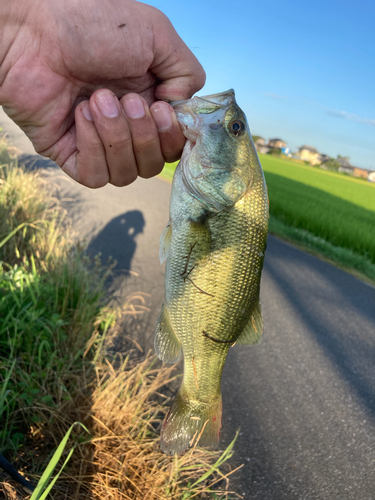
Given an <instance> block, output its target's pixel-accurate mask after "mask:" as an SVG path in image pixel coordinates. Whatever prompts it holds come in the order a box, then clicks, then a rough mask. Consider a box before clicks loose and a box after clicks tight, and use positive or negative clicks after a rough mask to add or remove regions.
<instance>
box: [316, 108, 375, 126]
mask: <svg viewBox="0 0 375 500" xmlns="http://www.w3.org/2000/svg"><path fill="white" fill-rule="evenodd" d="M325 112H326V114H327V115H330V116H334V117H336V118H342V119H343V120H350V121H352V122H357V123H363V124H364V125H371V126H372V127H375V120H371V119H370V118H362V116H359V115H356V114H355V113H348V112H347V111H337V110H336V109H327V108H326V110H325Z"/></svg>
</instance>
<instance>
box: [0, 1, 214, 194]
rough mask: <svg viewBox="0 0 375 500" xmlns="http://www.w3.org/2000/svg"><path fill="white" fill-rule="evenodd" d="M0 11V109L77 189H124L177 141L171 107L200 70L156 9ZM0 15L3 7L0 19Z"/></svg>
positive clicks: (24, 5)
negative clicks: (76, 185)
mask: <svg viewBox="0 0 375 500" xmlns="http://www.w3.org/2000/svg"><path fill="white" fill-rule="evenodd" d="M9 4H10V6H9V7H4V8H3V7H2V10H1V11H0V32H1V31H2V35H0V38H1V36H2V38H1V43H0V63H1V65H0V103H1V104H2V105H3V107H4V109H5V111H6V113H7V114H8V115H9V116H10V117H11V118H12V119H13V120H14V121H15V122H16V123H17V124H18V125H19V126H20V127H21V128H22V129H23V130H24V131H25V133H26V134H27V135H28V137H29V138H30V139H31V141H32V142H33V144H34V147H35V150H36V151H37V152H38V153H40V154H42V155H43V156H47V157H49V158H51V159H52V160H54V161H55V162H56V163H57V164H58V165H59V166H60V167H61V168H62V169H63V170H64V171H65V172H66V173H67V174H68V175H70V176H71V177H72V178H74V179H75V180H77V181H78V182H80V183H82V184H84V185H86V186H89V187H92V188H96V187H101V186H104V185H105V184H107V183H108V182H110V183H111V184H114V185H115V186H125V185H128V184H130V183H131V182H133V181H134V180H135V179H136V178H137V176H138V175H140V176H141V177H145V178H147V177H151V176H153V175H157V174H158V173H160V171H161V170H162V168H163V166H164V162H165V161H167V162H172V161H175V160H177V159H178V158H179V157H180V155H181V151H182V148H183V145H184V143H185V139H184V136H183V135H182V132H181V129H180V127H179V124H178V122H177V119H176V115H175V113H174V111H173V108H172V107H171V106H170V105H169V104H167V103H166V102H163V101H157V102H155V100H156V99H165V100H178V99H188V98H190V97H191V96H192V95H193V94H194V93H195V92H196V91H198V90H199V89H200V88H202V86H203V84H204V81H205V74H204V71H203V69H202V67H201V65H200V64H199V62H198V61H197V59H196V58H195V56H194V55H193V54H192V53H191V52H190V50H189V49H188V48H187V46H186V45H185V44H184V42H183V41H182V40H181V38H180V37H179V36H178V34H177V33H176V31H175V30H174V28H173V26H172V25H171V23H170V21H169V20H168V19H167V18H166V17H165V16H164V14H162V13H161V12H160V11H158V10H157V9H155V8H153V7H150V6H148V5H145V4H142V3H140V2H136V1H134V0H106V1H105V2H103V0H81V1H79V2H77V0H65V1H64V2H61V0H43V1H42V0H39V1H38V0H15V1H14V2H9ZM4 9H5V10H6V9H9V10H8V12H5V13H4Z"/></svg>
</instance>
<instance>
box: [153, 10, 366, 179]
mask: <svg viewBox="0 0 375 500" xmlns="http://www.w3.org/2000/svg"><path fill="white" fill-rule="evenodd" d="M144 3H148V4H149V5H153V6H154V7H157V8H158V9H160V10H161V11H163V12H164V13H165V14H166V15H167V16H168V17H169V19H170V20H171V21H172V24H173V25H174V27H175V28H176V30H177V32H178V33H179V35H180V36H181V38H182V39H183V40H184V42H185V43H186V44H187V45H188V47H189V48H190V49H191V50H192V52H194V54H195V55H196V57H197V58H198V59H199V61H200V62H201V64H202V66H203V67H204V69H205V71H206V74H207V80H206V85H205V86H204V88H203V89H202V90H201V91H200V92H199V93H198V95H205V94H212V93H216V92H222V91H224V90H228V89H229V88H234V90H235V92H236V98H237V102H238V104H239V105H240V107H241V108H242V109H243V110H244V112H245V114H246V116H247V119H248V122H249V125H250V129H251V132H252V133H253V135H260V136H262V137H264V138H265V139H270V138H274V137H278V138H281V139H283V140H284V141H285V142H286V143H287V145H288V146H289V147H290V148H291V149H292V151H296V150H297V149H298V148H299V147H300V146H302V145H304V144H307V145H310V146H313V147H315V148H316V149H317V150H318V151H319V152H321V153H324V154H328V155H329V156H332V157H336V156H337V155H338V154H340V155H341V156H348V157H350V162H351V163H352V165H356V166H359V167H362V168H366V169H370V170H375V28H374V26H375V2H374V1H373V0H358V1H353V0H350V1H347V0H341V1H333V0H314V1H313V2H306V1H304V0H291V1H289V0H286V1H284V2H280V1H276V0H262V1H256V2H254V1H252V0H227V1H225V0H199V1H198V0H189V1H187V0H178V1H177V0H144Z"/></svg>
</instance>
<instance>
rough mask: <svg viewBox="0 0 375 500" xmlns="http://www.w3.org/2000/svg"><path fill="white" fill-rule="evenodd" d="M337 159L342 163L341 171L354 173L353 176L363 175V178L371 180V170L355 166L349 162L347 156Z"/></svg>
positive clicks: (349, 173)
mask: <svg viewBox="0 0 375 500" xmlns="http://www.w3.org/2000/svg"><path fill="white" fill-rule="evenodd" d="M337 161H338V163H339V164H340V167H339V172H341V173H343V174H348V175H352V176H353V177H361V178H362V179H369V180H370V175H371V173H372V172H371V170H366V169H365V168H359V167H355V166H354V165H352V164H351V163H350V162H349V160H348V158H345V157H339V158H337Z"/></svg>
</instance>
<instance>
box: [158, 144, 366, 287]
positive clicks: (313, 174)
mask: <svg viewBox="0 0 375 500" xmlns="http://www.w3.org/2000/svg"><path fill="white" fill-rule="evenodd" d="M259 157H260V161H261V163H262V167H263V170H264V173H265V177H266V181H267V188H268V195H269V200H270V223H269V231H270V232H271V233H273V234H276V235H278V236H280V237H282V238H284V239H286V240H288V241H291V242H295V243H298V244H299V245H301V246H302V247H303V248H304V249H306V250H308V251H311V252H313V253H315V254H317V255H322V256H324V257H326V258H328V259H329V260H331V261H333V262H334V263H336V264H338V265H340V266H342V267H344V268H346V269H348V270H353V271H354V272H355V273H357V274H358V275H359V276H360V277H362V278H364V279H367V280H369V281H371V282H375V231H374V230H373V228H374V221H375V185H373V184H370V183H368V182H365V181H364V180H362V179H355V178H352V177H348V176H345V175H342V174H339V173H334V172H327V171H325V170H322V169H320V168H314V167H310V166H306V165H303V164H297V163H295V162H293V161H290V160H286V159H282V158H277V157H274V156H271V155H262V154H259ZM175 167H176V164H170V165H169V164H167V165H166V166H165V168H164V170H163V173H162V175H163V177H164V178H165V179H167V180H170V179H171V178H172V176H173V172H174V169H175Z"/></svg>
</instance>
